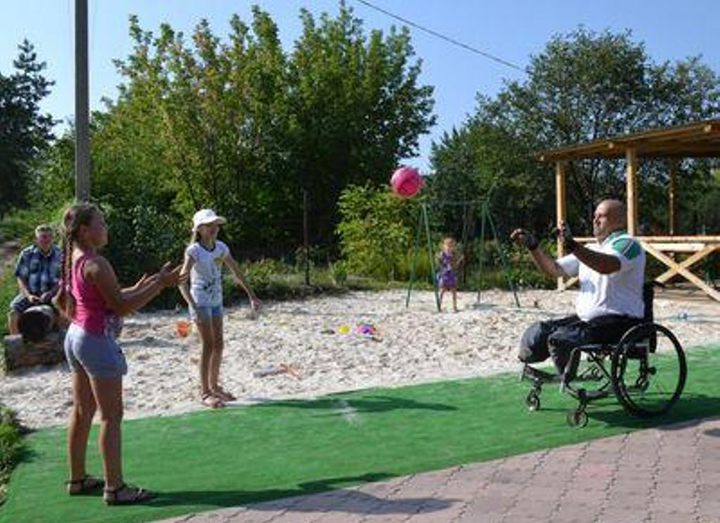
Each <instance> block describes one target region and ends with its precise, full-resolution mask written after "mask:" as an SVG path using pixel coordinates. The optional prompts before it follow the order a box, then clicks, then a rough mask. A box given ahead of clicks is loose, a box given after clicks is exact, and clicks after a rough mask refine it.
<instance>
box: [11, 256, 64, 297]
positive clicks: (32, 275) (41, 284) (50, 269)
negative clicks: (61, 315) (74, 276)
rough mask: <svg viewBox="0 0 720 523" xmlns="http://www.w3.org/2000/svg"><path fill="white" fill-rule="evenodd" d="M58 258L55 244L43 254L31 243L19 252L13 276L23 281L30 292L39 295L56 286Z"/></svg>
mask: <svg viewBox="0 0 720 523" xmlns="http://www.w3.org/2000/svg"><path fill="white" fill-rule="evenodd" d="M60 259H61V254H60V249H59V248H58V247H56V246H55V245H53V246H52V247H51V248H50V253H48V254H43V252H42V251H41V250H40V248H39V247H38V246H37V245H31V246H30V247H26V248H25V249H23V251H22V252H21V253H20V257H19V258H18V262H17V265H16V266H15V276H17V277H18V278H20V279H21V280H22V281H23V282H25V285H26V286H27V288H28V290H29V291H30V293H31V294H34V295H36V296H40V295H41V294H43V293H45V292H48V291H51V290H55V288H56V287H57V284H58V282H59V281H60V263H61V261H60Z"/></svg>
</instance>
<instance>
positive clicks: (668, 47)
mask: <svg viewBox="0 0 720 523" xmlns="http://www.w3.org/2000/svg"><path fill="white" fill-rule="evenodd" d="M88 1H89V29H90V37H89V38H90V40H89V43H90V49H89V60H90V104H91V109H93V110H94V109H101V108H102V107H103V105H102V103H101V100H102V98H103V97H109V98H111V99H112V98H115V97H116V95H117V89H116V86H117V85H118V84H119V83H120V82H121V78H120V76H119V75H118V74H117V72H116V69H115V66H114V65H113V60H114V59H118V58H120V59H122V58H125V57H127V56H128V54H129V53H130V51H131V42H130V38H129V36H128V17H129V16H130V15H131V14H135V15H137V16H138V17H139V19H140V25H141V27H142V28H143V29H149V30H156V29H157V28H158V26H159V25H160V24H161V23H163V22H167V23H169V24H170V25H171V26H172V27H173V28H174V29H176V30H180V31H184V32H185V33H190V32H192V29H193V27H194V26H195V25H196V24H197V23H198V22H199V21H200V19H202V18H206V19H207V20H208V21H209V22H210V25H211V27H212V29H213V32H214V33H215V34H217V35H219V36H224V35H226V34H227V32H228V28H229V20H230V17H231V15H232V14H234V13H237V14H238V15H239V16H240V17H241V18H242V19H243V20H246V21H249V20H250V19H251V16H250V7H251V5H253V4H255V5H259V6H260V7H262V8H263V9H264V10H265V11H267V12H268V13H270V15H271V16H272V18H273V20H274V21H275V22H276V24H277V26H278V29H279V32H280V37H281V39H282V41H283V45H284V46H285V47H286V49H288V50H289V49H291V48H292V45H293V42H294V41H295V40H296V39H297V38H298V36H299V34H300V30H301V27H300V21H299V17H298V15H299V10H300V9H301V8H303V7H304V8H306V9H308V10H309V11H310V12H312V13H313V14H315V15H319V14H320V13H322V12H328V13H330V14H331V15H335V14H336V13H337V11H338V5H339V3H338V1H337V0H256V1H254V2H246V1H240V0H164V1H161V0H88ZM369 1H370V3H372V4H374V5H376V6H378V7H380V8H382V9H385V10H387V11H390V12H392V13H394V14H396V15H398V16H401V17H403V18H406V19H408V20H411V21H413V22H414V23H416V24H418V25H421V26H425V27H427V28H429V29H431V30H433V31H436V32H438V33H442V34H444V35H446V36H448V37H450V38H453V39H455V40H458V41H460V42H462V43H464V44H467V45H469V46H471V47H474V48H477V49H480V50H482V51H484V52H486V53H489V54H492V55H494V56H497V57H499V58H501V59H503V60H505V61H508V62H511V63H513V64H517V65H519V66H521V67H525V66H526V65H527V64H528V63H529V59H530V57H531V56H532V55H535V54H538V53H539V52H541V51H542V50H543V49H544V47H545V45H546V43H547V42H548V41H549V40H550V39H551V38H552V37H553V36H554V35H556V34H568V33H570V32H572V31H573V30H575V29H577V28H578V27H579V26H581V25H582V26H584V27H585V28H587V29H590V30H594V31H598V32H601V31H604V30H606V29H607V30H610V31H612V32H624V31H625V30H630V31H631V32H632V38H633V39H634V40H635V41H636V42H643V43H644V44H645V47H646V50H647V52H648V54H649V56H650V57H651V59H652V60H653V61H655V62H664V61H666V60H667V61H671V62H672V61H676V60H681V59H684V58H687V57H689V56H697V55H702V57H703V62H704V63H705V64H706V65H708V66H709V67H711V68H712V69H713V70H715V71H716V72H717V73H718V74H720V45H718V44H719V42H718V40H719V35H720V31H719V27H720V22H719V21H720V2H718V1H717V0H686V1H684V2H679V1H678V0H592V1H583V0H483V1H478V0H369ZM346 3H347V4H348V5H349V6H351V7H352V8H353V9H354V12H355V15H356V16H357V17H359V18H361V19H362V20H363V21H364V26H365V29H366V30H367V31H369V30H371V29H382V30H385V31H386V30H388V29H389V28H390V27H391V26H392V25H395V26H399V25H403V24H402V22H399V21H397V20H395V19H393V18H390V17H389V16H387V15H385V14H382V13H380V12H378V11H376V10H373V9H372V8H370V7H368V6H366V5H364V4H363V3H361V2H358V1H357V0H346ZM74 4H75V1H74V0H0V72H2V73H3V74H6V75H7V74H10V73H11V72H12V61H13V59H14V58H15V57H16V56H17V45H18V44H19V43H20V42H21V41H22V40H23V39H24V38H27V39H28V40H30V42H32V43H33V44H34V45H35V48H36V51H37V53H38V56H39V59H40V60H42V61H45V62H47V70H46V76H47V77H48V78H49V79H51V80H54V81H55V85H54V87H53V88H52V93H51V94H50V95H49V96H48V97H47V98H46V99H45V100H44V102H43V105H42V108H43V111H45V112H48V113H50V114H51V115H53V117H54V118H56V119H61V120H64V121H67V120H68V119H69V118H72V115H73V113H74V95H73V89H74V83H73V82H74V66H73V59H74V28H73V23H74ZM410 30H411V35H412V43H413V46H414V48H415V52H416V55H417V57H418V58H420V59H422V62H423V66H422V75H421V81H422V82H423V83H424V84H426V85H432V86H433V87H434V88H435V93H434V98H435V114H436V115H437V124H436V125H435V127H434V128H433V129H432V130H431V133H430V134H429V135H426V136H423V137H422V138H421V140H420V147H419V151H418V157H416V158H413V159H408V160H409V161H407V162H406V163H410V164H412V165H416V166H417V167H419V168H421V169H422V170H427V169H429V156H430V153H431V144H432V143H433V141H435V142H437V141H439V140H440V139H441V137H442V135H443V133H444V132H448V131H451V130H452V128H453V127H459V126H461V125H462V124H463V122H464V121H465V119H466V118H467V116H468V115H469V114H472V113H473V111H474V108H475V100H476V96H477V94H482V95H486V96H490V97H493V96H495V95H496V94H497V93H498V92H499V91H500V90H501V89H502V88H503V86H504V84H505V82H507V81H512V80H519V81H522V80H523V79H524V73H522V72H520V71H517V70H515V69H513V68H511V67H508V66H505V65H502V64H499V63H497V62H495V61H492V60H490V59H488V58H486V57H484V56H481V55H478V54H476V53H473V52H471V51H468V50H466V49H464V48H461V47H458V46H455V45H452V44H450V43H448V42H446V41H444V40H441V39H439V38H437V37H434V36H431V35H429V34H427V33H425V32H422V31H420V30H418V29H414V28H412V27H411V28H410ZM63 125H65V124H61V125H60V126H58V130H60V131H61V130H62V127H63Z"/></svg>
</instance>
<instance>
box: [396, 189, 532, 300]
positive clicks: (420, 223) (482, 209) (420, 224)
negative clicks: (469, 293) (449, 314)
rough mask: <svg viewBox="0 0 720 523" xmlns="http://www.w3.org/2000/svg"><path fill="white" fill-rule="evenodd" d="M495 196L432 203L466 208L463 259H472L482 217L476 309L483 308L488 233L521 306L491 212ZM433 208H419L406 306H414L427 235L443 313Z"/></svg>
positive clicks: (425, 205) (423, 205)
mask: <svg viewBox="0 0 720 523" xmlns="http://www.w3.org/2000/svg"><path fill="white" fill-rule="evenodd" d="M491 193H492V189H491V190H490V192H489V193H488V196H487V197H486V198H484V199H482V200H461V201H436V202H432V203H431V205H432V206H434V207H462V209H463V226H462V236H461V240H460V242H461V245H462V247H463V257H462V258H463V259H464V260H468V259H469V257H470V256H469V254H470V249H469V247H468V245H469V243H468V239H469V236H470V234H471V230H474V226H475V220H476V216H475V215H476V212H477V211H478V210H479V216H478V217H477V218H479V220H480V246H481V247H480V249H479V253H478V264H479V271H478V273H479V278H480V281H479V283H478V291H477V297H476V301H475V306H480V305H481V291H482V286H483V282H484V278H483V264H484V261H485V260H484V258H485V255H484V254H485V253H484V251H485V249H484V245H485V235H486V230H487V231H488V232H489V233H490V234H492V238H493V239H494V240H495V242H496V244H497V245H498V253H499V258H500V264H501V266H502V271H503V274H504V275H505V279H506V280H507V284H508V286H509V287H510V289H511V290H512V292H513V297H514V298H515V306H516V307H520V300H519V299H518V295H517V290H516V288H515V284H514V283H513V281H512V277H511V273H510V265H509V262H508V259H507V257H506V256H505V252H504V250H503V248H502V245H501V243H500V239H499V236H498V233H497V227H496V226H495V221H494V220H493V217H492V214H491V212H490V201H491V200H490V194H491ZM429 208H430V205H429V204H428V202H422V203H421V204H420V208H419V209H418V217H417V224H416V226H415V244H414V249H413V256H412V263H411V266H410V282H409V284H408V291H407V298H406V299H405V307H409V306H410V296H411V294H412V290H413V286H414V285H415V280H416V276H417V274H416V273H417V263H418V258H419V256H421V254H422V252H421V251H422V248H421V246H420V237H421V236H422V235H423V233H424V235H425V240H426V243H427V245H426V248H427V252H426V253H425V254H426V255H427V257H428V260H429V265H430V275H429V277H430V283H431V284H432V286H433V291H434V293H435V305H436V307H437V310H438V312H440V295H439V294H438V291H439V286H438V280H437V277H436V267H435V255H434V249H433V241H432V235H431V233H430V210H429ZM467 266H468V264H467V263H464V265H463V281H467Z"/></svg>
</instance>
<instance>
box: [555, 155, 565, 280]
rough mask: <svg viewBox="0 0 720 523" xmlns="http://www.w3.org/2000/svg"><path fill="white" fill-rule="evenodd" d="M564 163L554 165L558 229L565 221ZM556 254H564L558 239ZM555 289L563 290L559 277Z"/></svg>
mask: <svg viewBox="0 0 720 523" xmlns="http://www.w3.org/2000/svg"><path fill="white" fill-rule="evenodd" d="M565 167H566V163H565V162H561V161H559V162H556V163H555V203H556V206H555V209H556V214H557V226H558V227H560V224H561V222H564V221H566V219H567V206H566V194H565ZM557 252H558V256H563V255H564V254H565V251H564V249H563V244H562V242H561V241H560V239H559V238H558V242H557ZM557 288H558V290H562V289H563V288H564V285H563V278H562V277H560V278H558V280H557Z"/></svg>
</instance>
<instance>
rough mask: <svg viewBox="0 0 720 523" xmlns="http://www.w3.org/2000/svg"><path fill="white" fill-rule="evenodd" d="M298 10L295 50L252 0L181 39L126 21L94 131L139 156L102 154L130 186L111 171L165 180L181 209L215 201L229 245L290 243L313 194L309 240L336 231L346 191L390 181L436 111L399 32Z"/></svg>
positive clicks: (97, 168) (346, 14) (327, 238)
mask: <svg viewBox="0 0 720 523" xmlns="http://www.w3.org/2000/svg"><path fill="white" fill-rule="evenodd" d="M301 18H302V22H303V27H304V29H303V34H302V36H301V37H300V38H299V39H298V41H297V42H296V43H295V46H294V51H293V52H292V53H290V54H288V53H286V52H285V51H284V50H283V48H282V45H281V42H280V40H279V37H278V30H277V27H276V25H275V23H274V22H273V21H272V19H271V18H270V16H269V15H268V14H267V13H265V12H263V11H262V10H261V9H259V8H257V7H255V8H253V19H252V23H251V24H250V25H246V24H245V23H243V22H242V21H241V20H240V19H239V18H238V17H233V18H232V19H231V21H230V34H229V36H228V39H227V41H223V40H221V39H220V38H218V37H217V36H215V34H214V33H213V32H212V31H211V29H210V27H209V25H208V23H207V22H206V21H201V22H200V23H199V24H198V26H197V27H196V28H195V30H194V32H193V34H192V36H191V41H190V42H188V41H186V39H185V37H184V35H183V34H182V33H176V32H175V31H174V30H173V29H172V28H171V27H170V26H169V25H166V24H165V25H163V26H161V28H160V31H159V33H158V34H157V35H154V34H153V33H152V32H149V31H144V30H142V29H141V28H140V26H139V24H138V22H137V19H136V18H133V19H131V25H130V34H131V38H132V39H133V42H134V50H133V52H132V54H131V55H130V56H129V57H128V58H127V59H126V60H124V61H120V62H118V67H119V70H120V72H121V74H122V75H123V77H124V78H125V82H124V84H123V85H122V86H121V89H120V96H119V99H118V100H117V101H116V102H113V103H112V104H111V105H110V110H109V115H108V121H107V122H106V124H105V126H104V127H103V130H102V131H99V134H98V135H96V140H97V141H99V142H103V143H104V144H105V147H106V148H109V150H114V151H117V152H118V153H120V152H122V154H124V155H125V156H128V157H133V158H135V159H137V162H136V164H135V165H134V166H131V165H128V161H127V160H125V161H123V160H120V159H118V160H117V161H116V160H114V159H112V160H110V161H108V162H107V164H106V165H107V168H108V170H109V171H112V172H113V173H114V174H113V177H112V178H113V179H114V180H116V181H115V182H114V183H116V184H122V185H123V187H128V186H133V185H135V183H132V184H127V183H123V182H122V181H120V180H126V179H127V177H128V176H129V177H130V178H131V179H132V176H133V175H130V174H129V173H127V172H126V173H125V174H123V175H122V176H121V177H118V175H117V173H118V171H119V170H120V169H121V168H126V169H128V170H134V171H136V172H138V171H141V172H142V176H143V177H144V179H145V180H148V179H150V180H153V187H154V188H162V187H165V188H166V189H169V190H171V191H172V197H173V201H172V203H171V205H172V207H173V209H174V210H175V211H176V212H179V213H180V214H183V215H185V216H188V215H190V214H191V213H192V211H193V210H194V209H197V208H198V207H201V206H212V207H215V208H216V209H217V210H218V211H219V212H222V213H223V214H225V215H226V216H227V217H228V219H229V224H228V227H227V228H226V232H227V234H228V235H229V239H230V240H231V243H235V244H239V245H242V246H244V247H250V248H253V247H254V248H263V249H267V248H269V247H271V246H273V245H277V244H281V245H285V246H286V247H290V250H294V249H293V248H292V247H291V245H293V244H295V245H296V244H297V242H299V241H300V239H301V238H302V205H303V191H308V192H309V194H310V205H311V207H312V218H313V231H314V233H315V234H314V237H313V238H312V239H311V240H312V241H313V242H333V241H334V232H333V231H334V227H335V224H336V223H337V220H338V212H337V200H338V198H339V195H340V192H341V190H342V189H343V188H344V187H345V186H347V185H348V184H350V183H363V182H364V181H366V180H373V181H380V180H383V181H384V180H386V179H387V176H388V175H389V173H390V172H391V170H392V168H393V167H394V166H395V165H396V164H397V163H398V162H399V160H400V159H401V158H402V157H404V156H409V155H412V154H413V153H414V152H415V151H416V149H417V143H418V137H419V135H420V134H422V133H425V132H428V129H429V128H430V126H431V125H432V123H433V122H434V118H433V117H432V115H431V111H432V104H433V102H432V98H431V95H432V89H431V88H430V87H428V86H421V85H419V74H420V62H419V61H416V62H413V60H412V56H413V50H412V47H411V45H410V38H409V33H408V32H407V31H400V32H397V31H395V30H394V29H393V30H391V31H390V34H389V35H387V36H384V35H383V33H382V32H380V31H374V32H372V33H371V35H370V36H369V37H367V36H366V35H365V33H364V31H363V28H362V23H361V21H360V20H359V19H357V18H355V17H354V16H353V15H352V10H351V9H350V8H348V7H347V6H346V5H345V4H341V7H340V13H339V15H338V16H337V17H336V18H332V17H330V16H328V15H326V14H324V15H322V16H321V17H320V20H319V23H318V22H316V21H315V20H314V19H313V17H312V16H311V15H310V14H309V13H308V12H307V11H302V12H301ZM137 138H142V139H139V140H138V139H137ZM146 138H147V139H146ZM98 152H99V151H98ZM102 154H103V155H105V156H107V153H104V152H103V153H102ZM108 159H110V158H109V157H108ZM133 161H134V160H133ZM102 165H105V164H104V162H101V161H99V160H95V159H94V176H96V177H104V176H106V175H105V174H103V172H104V167H102ZM140 165H144V166H147V169H144V170H140V169H139V168H140ZM135 176H136V177H137V176H138V175H137V174H136V175H135ZM95 183H96V184H97V182H95Z"/></svg>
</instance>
